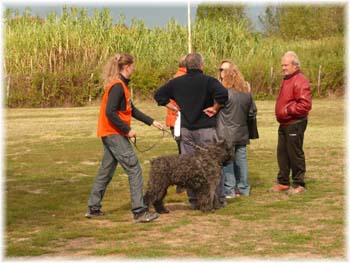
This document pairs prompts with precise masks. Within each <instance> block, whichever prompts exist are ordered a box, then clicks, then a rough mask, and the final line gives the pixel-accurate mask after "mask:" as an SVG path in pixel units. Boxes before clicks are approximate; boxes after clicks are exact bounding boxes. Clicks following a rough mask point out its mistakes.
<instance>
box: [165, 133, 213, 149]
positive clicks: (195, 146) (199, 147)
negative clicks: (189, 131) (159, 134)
mask: <svg viewBox="0 0 350 263" xmlns="http://www.w3.org/2000/svg"><path fill="white" fill-rule="evenodd" d="M163 131H165V132H167V133H168V134H170V135H171V137H173V135H172V134H171V132H169V131H167V130H164V129H163ZM182 141H183V140H182ZM183 142H184V143H186V144H189V145H191V146H193V147H194V148H197V149H198V150H202V151H208V149H205V148H203V147H201V146H199V145H197V144H195V143H193V142H190V141H187V142H185V141H183Z"/></svg>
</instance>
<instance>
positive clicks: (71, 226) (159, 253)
mask: <svg viewBox="0 0 350 263" xmlns="http://www.w3.org/2000/svg"><path fill="white" fill-rule="evenodd" d="M135 104H136V105H137V106H138V108H139V109H141V110H143V111H144V112H147V113H149V115H151V116H153V117H155V118H156V119H157V120H160V121H162V122H163V121H164V119H165V112H166V111H165V109H164V108H163V107H156V106H155V104H154V103H151V102H146V101H140V100H136V101H135ZM344 106H345V103H344V101H343V100H340V99H336V100H320V99H315V100H314V102H313V109H312V111H311V113H310V117H309V125H308V127H307V131H306V134H305V144H304V149H305V155H306V160H307V174H306V183H307V192H306V193H305V194H303V195H299V196H287V195H284V194H278V193H277V194H276V193H269V192H267V190H268V189H269V188H270V187H271V186H272V185H273V183H274V180H275V179H276V173H277V161H276V144H277V128H278V126H277V123H276V121H275V119H274V114H273V111H274V101H257V107H258V110H259V114H258V125H259V133H260V139H258V140H254V141H252V142H251V144H250V145H249V146H248V164H249V173H250V182H251V185H252V192H251V196H250V197H247V198H246V197H239V198H235V199H233V200H229V204H228V206H226V207H225V208H224V209H221V210H218V211H215V212H212V213H202V212H200V211H193V210H191V209H190V207H189V204H188V202H187V199H186V197H185V196H184V195H178V194H176V193H175V187H171V188H170V189H169V194H168V196H167V198H166V204H167V206H168V207H169V209H170V210H171V213H170V214H167V215H162V216H161V217H160V218H159V219H158V220H157V221H156V222H154V223H151V224H135V223H133V222H132V216H131V212H130V196H129V187H128V179H127V176H126V175H125V173H124V171H123V170H122V169H121V168H120V167H119V168H118V169H117V171H116V174H115V176H114V178H113V180H112V182H111V183H110V185H109V187H108V188H107V191H106V195H105V199H104V202H103V208H102V209H103V210H104V211H105V212H106V213H107V214H106V216H105V217H103V218H99V219H91V220H88V219H86V218H84V214H85V212H86V208H87V199H88V196H89V193H90V189H91V185H92V182H93V180H94V178H95V175H96V172H97V169H98V167H99V164H100V161H101V157H102V144H101V142H100V140H99V139H98V138H96V124H97V115H98V107H81V108H60V109H57V108H51V109H45V110H43V109H7V110H6V119H5V129H6V131H5V132H6V133H5V134H6V145H5V146H6V151H5V165H4V169H5V172H6V178H5V188H4V190H5V191H4V195H5V199H4V200H5V201H4V202H5V206H4V207H5V209H6V210H5V219H6V221H5V222H6V223H5V224H6V225H5V229H4V231H5V256H6V258H7V259H9V258H12V259H16V258H17V257H34V258H35V259H40V258H41V257H49V258H51V257H63V258H66V259H81V258H82V257H89V256H91V257H96V256H98V257H99V258H102V257H108V258H109V259H110V257H118V258H138V259H142V258H165V257H166V258H181V259H183V258H187V259H193V258H205V259H213V258H215V259H221V258H245V259H247V258H252V259H257V258H262V259H267V258H278V259H279V260H282V259H283V260H286V259H307V260H309V259H327V260H333V259H334V260H341V259H342V260H344V259H345V253H346V252H345V251H346V250H345V211H346V209H345V187H344V185H345V123H344V108H345V107H344ZM132 125H133V128H134V129H135V130H136V132H137V134H138V138H139V140H138V143H139V147H140V148H142V149H144V148H147V147H149V146H150V145H153V144H154V143H156V142H157V143H158V144H157V146H156V147H155V148H153V149H152V150H151V151H148V152H145V153H143V154H140V153H138V152H137V155H138V157H139V160H140V163H141V166H142V169H143V174H144V179H145V182H147V178H148V172H149V168H150V163H149V160H150V159H152V158H154V157H156V156H160V155H166V154H173V153H176V152H177V148H176V143H175V142H174V141H173V139H172V138H171V137H170V136H168V135H166V136H165V137H164V138H162V133H161V132H159V131H157V130H155V128H153V127H150V126H146V125H144V124H142V123H140V122H137V121H136V120H133V123H132Z"/></svg>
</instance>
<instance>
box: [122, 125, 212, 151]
mask: <svg viewBox="0 0 350 263" xmlns="http://www.w3.org/2000/svg"><path fill="white" fill-rule="evenodd" d="M160 130H161V131H162V132H163V136H162V137H161V138H160V139H163V138H164V135H165V133H168V134H169V135H170V136H171V137H173V135H172V134H171V132H170V131H167V130H165V129H160ZM133 138H134V140H133ZM133 138H129V140H130V141H131V143H132V144H133V145H134V146H135V148H136V150H138V151H139V152H140V153H144V152H147V151H150V150H152V149H153V148H154V147H155V146H156V145H157V144H158V142H155V143H154V144H152V145H151V146H150V147H148V148H146V149H144V150H141V149H140V148H139V147H138V146H137V144H136V141H137V140H136V137H133ZM182 141H183V140H182ZM183 143H186V144H189V145H191V146H193V147H194V148H196V149H198V150H202V151H208V149H206V148H203V147H201V146H199V145H197V144H195V143H193V142H190V141H183Z"/></svg>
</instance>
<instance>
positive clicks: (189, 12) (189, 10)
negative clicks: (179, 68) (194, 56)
mask: <svg viewBox="0 0 350 263" xmlns="http://www.w3.org/2000/svg"><path fill="white" fill-rule="evenodd" d="M187 26H188V29H187V30H188V53H191V52H192V43H191V8H190V0H188V1H187Z"/></svg>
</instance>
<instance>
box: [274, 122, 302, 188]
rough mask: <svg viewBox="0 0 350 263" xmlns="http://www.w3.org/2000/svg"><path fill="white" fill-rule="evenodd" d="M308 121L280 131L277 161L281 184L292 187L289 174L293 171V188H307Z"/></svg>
mask: <svg viewBox="0 0 350 263" xmlns="http://www.w3.org/2000/svg"><path fill="white" fill-rule="evenodd" d="M306 126H307V119H305V120H301V121H298V122H296V123H293V124H289V125H286V126H282V125H280V127H279V129H278V145H277V160H278V166H279V172H278V176H277V180H278V183H279V184H283V185H290V181H289V173H290V170H292V180H293V186H294V187H297V186H299V185H300V186H303V187H305V182H304V177H305V171H306V168H305V155H304V151H303V142H304V133H305V130H306Z"/></svg>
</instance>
